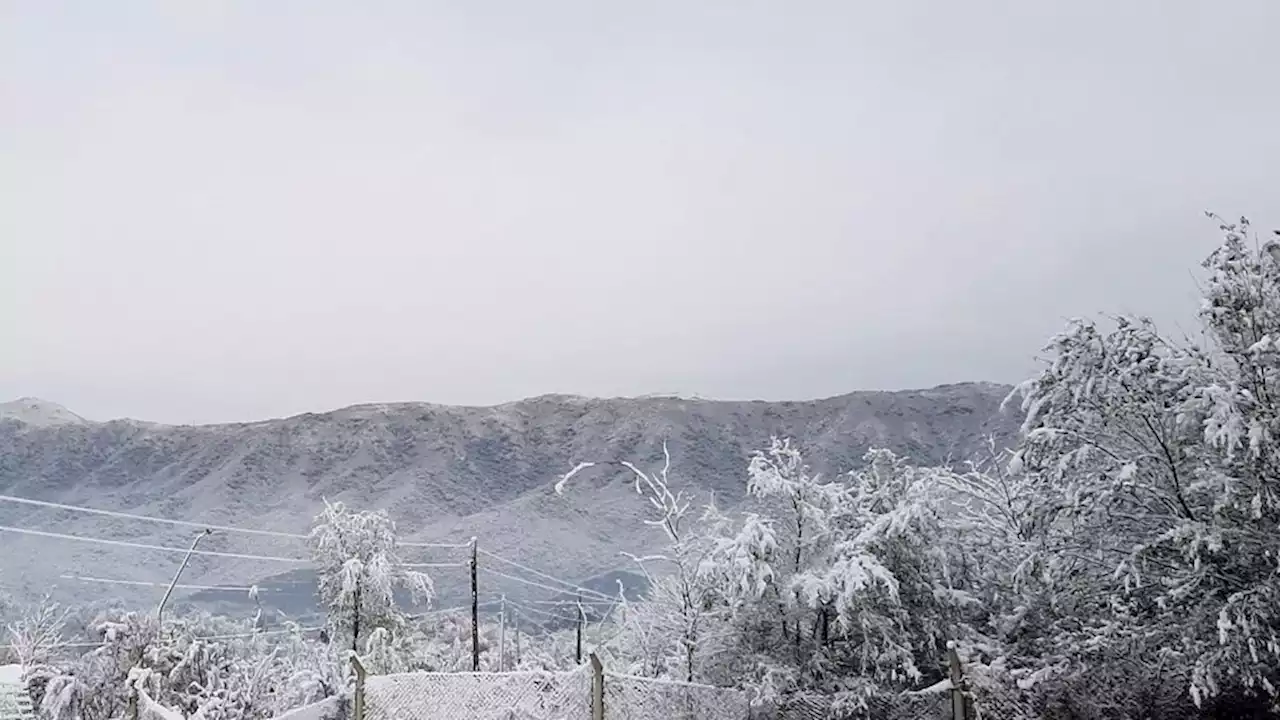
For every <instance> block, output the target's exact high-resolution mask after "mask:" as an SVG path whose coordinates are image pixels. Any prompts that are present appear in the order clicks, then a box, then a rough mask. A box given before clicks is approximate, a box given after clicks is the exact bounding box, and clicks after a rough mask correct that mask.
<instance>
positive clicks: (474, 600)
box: [357, 538, 480, 720]
mask: <svg viewBox="0 0 1280 720" xmlns="http://www.w3.org/2000/svg"><path fill="white" fill-rule="evenodd" d="M476 545H477V543H476V539H475V538H471V672H480V592H479V589H478V588H477V586H476ZM357 720H358V719H357Z"/></svg>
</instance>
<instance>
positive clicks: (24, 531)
mask: <svg viewBox="0 0 1280 720" xmlns="http://www.w3.org/2000/svg"><path fill="white" fill-rule="evenodd" d="M0 532H11V533H18V534H20V535H34V536H36V537H47V538H54V539H57V540H78V541H80V542H87V543H97V544H99V545H111V546H114V547H127V548H134V549H138V550H157V551H160V552H170V553H180V554H183V555H186V554H187V553H190V554H192V555H204V556H208V557H223V558H233V559H236V560H262V561H270V562H284V563H299V564H303V565H306V564H310V563H311V561H310V560H308V559H303V558H290V557H275V556H271V555H250V554H247V553H231V552H220V551H217V550H199V549H191V548H175V547H166V546H163V545H150V544H147V543H136V542H130V541H128V540H108V539H106V538H96V537H87V536H82V535H68V534H66V533H56V532H49V531H47V530H33V529H31V528H16V527H9V526H8V525H0Z"/></svg>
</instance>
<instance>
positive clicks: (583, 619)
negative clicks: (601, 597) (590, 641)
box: [574, 593, 587, 665]
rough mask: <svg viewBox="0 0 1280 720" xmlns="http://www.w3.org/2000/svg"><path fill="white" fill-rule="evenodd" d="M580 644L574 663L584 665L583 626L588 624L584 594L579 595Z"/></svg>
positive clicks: (578, 644)
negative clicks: (583, 602) (583, 601)
mask: <svg viewBox="0 0 1280 720" xmlns="http://www.w3.org/2000/svg"><path fill="white" fill-rule="evenodd" d="M577 604H578V643H577V650H576V651H575V653H574V662H576V663H577V664H579V665H581V664H582V626H583V625H584V624H586V622H587V618H586V613H585V612H584V611H583V609H582V594H581V593H579V594H578V602H577Z"/></svg>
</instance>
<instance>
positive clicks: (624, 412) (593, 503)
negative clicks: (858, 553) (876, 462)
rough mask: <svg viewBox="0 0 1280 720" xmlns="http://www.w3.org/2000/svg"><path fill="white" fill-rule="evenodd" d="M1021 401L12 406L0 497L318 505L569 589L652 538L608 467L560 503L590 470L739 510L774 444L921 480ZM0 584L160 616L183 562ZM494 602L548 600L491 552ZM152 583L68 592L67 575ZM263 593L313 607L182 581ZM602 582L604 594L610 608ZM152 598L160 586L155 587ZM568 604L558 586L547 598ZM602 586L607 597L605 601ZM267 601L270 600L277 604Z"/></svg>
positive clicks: (191, 512)
mask: <svg viewBox="0 0 1280 720" xmlns="http://www.w3.org/2000/svg"><path fill="white" fill-rule="evenodd" d="M1009 389H1010V388H1009V387H1007V386H1002V385H995V384H988V383H965V384H956V385H944V386H940V387H936V388H931V389H927V390H905V391H898V392H855V393H850V394H848V395H842V396H839V397H833V398H828V399H823V400H814V401H806V402H758V401H757V402H722V401H711V400H702V399H685V398H675V397H647V398H637V399H593V398H583V397H573V396H561V395H556V396H543V397H536V398H531V399H528V400H522V401H519V402H513V403H508V404H504V405H498V406H492V407H451V406H442V405H432V404H427V403H395V404H385V405H360V406H354V407H349V408H344V409H341V410H336V411H333V412H328V413H320V414H313V413H308V414H304V415H298V416H295V417H290V418H284V419H278V420H267V421H263V422H253V423H237V424H225V425H205V426H168V425H158V424H154V423H142V422H137V421H132V420H115V421H111V422H90V421H87V420H85V419H83V418H81V417H79V416H78V415H75V414H74V413H72V412H70V411H68V410H66V409H65V408H62V407H61V406H58V405H56V404H53V403H47V402H44V401H39V400H34V399H30V398H27V399H23V400H19V401H15V402H11V403H5V404H3V405H0V408H2V410H0V493H2V494H5V495H11V496H19V497H25V498H36V499H41V500H48V501H55V502H59V503H65V504H71V505H81V506H91V507H95V508H103V509H109V510H114V511H123V512H129V513H135V514H140V515H147V516H161V517H167V518H177V519H183V520H190V521H198V522H202V523H215V524H219V525H228V526H235V527H245V528H258V529H269V530H274V531H278V532H290V533H304V532H306V530H307V529H308V527H309V524H310V521H311V519H312V518H313V517H314V515H315V514H316V513H317V512H318V510H319V509H320V507H322V503H323V499H324V498H327V499H329V500H330V501H335V500H340V501H343V502H345V503H348V504H349V505H351V506H353V507H357V508H385V509H386V510H387V511H388V512H389V513H390V514H391V516H392V517H393V518H394V519H395V520H396V521H397V523H398V526H399V528H400V531H401V535H402V537H403V538H405V539H412V540H416V541H420V542H466V540H467V539H468V538H470V537H472V536H475V537H477V538H479V542H480V547H481V548H483V549H485V550H488V551H491V552H495V553H498V554H499V555H500V556H502V557H505V558H509V559H512V560H515V561H517V562H519V563H521V564H525V565H528V566H530V567H533V568H536V569H538V570H541V571H542V572H544V573H548V574H550V575H552V576H554V577H558V578H564V579H567V580H570V581H573V582H575V583H579V582H585V581H586V580H587V579H588V578H592V577H596V576H600V575H601V574H602V573H610V572H612V571H623V575H621V576H622V577H625V576H631V577H632V579H633V580H634V578H635V577H638V576H632V575H630V571H631V570H633V569H634V568H628V567H627V561H626V560H625V558H623V557H622V556H621V555H620V552H621V551H624V550H625V551H632V552H642V551H644V550H646V549H647V548H652V547H653V546H654V545H655V543H656V542H658V541H660V539H661V538H660V537H659V535H658V533H657V532H656V531H654V530H653V529H652V528H648V527H645V526H643V525H642V524H641V523H640V522H639V520H640V518H641V517H642V516H644V514H645V513H646V512H647V509H648V505H647V503H645V502H644V501H643V500H642V499H641V498H639V497H637V496H636V494H635V492H634V489H633V488H632V486H631V484H630V483H629V482H628V481H627V479H626V478H625V477H624V476H623V475H621V474H619V473H616V472H614V471H612V470H608V469H604V468H596V469H593V470H591V471H588V472H586V473H584V474H582V475H581V476H580V477H578V478H575V484H574V486H573V487H572V489H571V490H570V491H567V492H566V493H565V494H564V495H562V496H558V495H556V494H555V493H554V492H553V490H552V485H553V483H554V481H555V480H556V479H557V477H558V476H559V475H560V474H562V473H564V472H565V471H567V470H568V469H569V468H571V467H573V465H575V464H576V463H577V462H578V461H581V460H601V459H628V460H632V461H635V462H637V463H640V464H642V465H645V464H648V465H653V464H656V463H657V461H658V460H660V458H661V446H662V442H663V440H664V439H665V440H667V441H669V445H670V449H671V453H672V457H673V463H674V464H673V473H672V477H673V479H674V480H675V481H676V482H679V483H682V484H683V485H684V486H685V487H687V488H688V489H690V490H691V491H693V492H695V493H696V494H698V495H700V496H702V497H704V498H705V497H707V496H708V495H709V494H710V493H712V492H714V493H715V497H716V502H717V504H719V505H721V506H722V507H732V506H733V505H734V504H735V503H737V502H739V501H740V500H741V499H742V498H743V495H744V488H745V468H746V465H747V462H748V459H749V458H750V456H751V454H752V452H754V451H755V450H757V449H760V448H763V447H765V446H766V444H767V442H768V440H769V436H770V435H774V434H776V435H780V436H789V437H792V438H793V439H795V440H796V441H797V442H799V444H800V446H801V447H802V448H803V449H804V450H805V452H806V456H807V458H808V460H809V461H810V463H811V464H812V465H813V466H814V467H815V468H817V469H820V470H827V471H833V472H834V471H844V470H848V469H851V468H853V467H856V466H857V465H858V463H859V461H860V458H861V456H862V454H863V453H864V452H865V451H866V450H867V449H868V448H869V447H871V446H883V447H888V448H890V449H893V450H895V451H897V452H900V453H903V454H905V455H907V456H909V457H911V458H913V459H914V460H916V461H918V462H922V463H943V462H947V461H949V460H956V461H958V460H963V459H966V458H969V457H972V456H973V455H974V454H976V452H978V450H979V449H980V447H981V445H982V443H983V441H984V438H985V437H986V436H988V435H992V436H994V437H995V438H996V439H997V441H999V442H1001V443H1011V442H1012V440H1013V438H1014V437H1015V432H1016V428H1017V424H1018V423H1017V418H1016V417H1013V416H1012V415H1008V414H1001V413H1000V411H999V406H1000V402H1001V400H1002V399H1003V398H1004V397H1005V395H1006V394H1007V393H1008V392H1009ZM0 525H7V526H15V527H23V528H35V529H39V530H42V531H51V532H58V533H69V534H76V535H85V536H93V537H99V538H109V539H115V540H120V541H126V542H133V543H143V544H152V545H162V546H168V547H183V548H185V547H186V546H188V545H189V544H190V541H191V538H192V536H193V533H194V530H193V529H189V528H181V527H172V526H165V525H156V524H152V523H145V522H139V521H135V520H128V519H124V518H119V517H101V516H87V515H82V514H79V513H72V512H69V511H66V510H56V509H46V508H33V507H31V506H26V505H17V504H12V503H7V502H0ZM0 546H2V547H3V548H4V552H0V588H7V589H8V590H9V591H10V592H16V593H17V594H19V595H22V594H26V595H32V594H34V593H37V592H42V591H44V590H46V589H47V588H49V587H50V586H51V585H53V584H56V585H57V586H58V594H59V595H60V596H63V597H66V598H68V599H75V600H91V599H101V598H105V597H113V596H123V597H125V598H127V599H129V600H130V601H131V602H152V601H158V599H159V597H160V595H162V594H163V592H164V588H163V587H162V586H163V585H166V584H167V583H168V582H169V581H170V580H171V578H172V576H173V573H174V571H175V570H176V568H177V566H178V564H179V563H180V562H181V559H182V558H181V555H180V554H175V553H164V552H160V551H155V550H139V549H135V548H124V547H113V546H105V545H99V544H88V543H81V542H74V541H70V540H61V539H53V538H48V537H31V536H22V535H15V534H12V533H8V532H0ZM200 547H201V549H205V550H215V551H223V552H230V553H239V554H248V555H257V556H274V557H280V558H305V557H306V551H305V548H304V546H303V543H302V542H301V541H298V540H292V539H288V538H274V537H263V536H246V535H238V534H230V533H224V532H217V533H215V534H214V535H213V536H211V537H209V538H207V539H206V540H204V541H202V542H201V545H200ZM411 550H412V551H411V552H410V551H408V550H407V551H406V554H407V555H410V556H411V557H412V559H413V560H415V561H417V562H431V563H448V564H456V566H454V567H444V568H435V569H432V570H431V572H432V574H433V575H434V576H435V578H436V582H437V585H438V587H439V589H440V591H441V601H440V604H441V605H445V606H447V605H449V604H450V603H461V602H463V600H464V599H465V598H466V587H467V571H466V568H465V560H466V559H467V553H466V551H465V550H428V549H411ZM480 569H481V574H480V582H481V592H482V595H483V596H484V597H485V598H486V599H492V598H495V597H497V595H498V594H499V593H507V594H508V595H509V596H510V597H513V598H516V597H534V596H536V597H538V598H544V599H545V598H550V597H551V596H552V595H553V593H552V592H551V591H550V590H547V589H539V588H536V587H533V586H530V585H528V584H521V583H516V582H514V581H512V580H509V579H506V578H503V577H501V576H500V575H498V574H495V573H503V574H507V575H523V576H525V577H530V578H531V579H533V580H535V581H536V582H537V583H539V584H548V581H546V580H545V579H539V578H537V577H533V576H528V575H525V574H523V573H522V572H520V571H519V570H518V569H517V568H515V567H512V566H507V565H503V564H501V563H498V562H496V561H493V560H491V559H489V558H487V557H484V556H482V557H481V562H480ZM64 574H66V575H75V576H79V577H87V578H98V579H105V580H113V581H120V580H127V581H133V582H135V583H144V584H143V585H133V586H127V585H120V584H103V583H94V582H88V581H81V580H76V581H72V580H65V579H59V577H60V576H61V575H64ZM266 579H273V580H272V582H275V583H280V584H279V588H278V589H277V590H274V591H272V592H263V593H262V594H261V597H262V601H263V602H264V603H265V604H276V605H277V606H278V607H282V608H287V609H288V610H289V611H291V612H299V611H301V610H300V608H302V606H303V605H305V603H306V602H308V601H309V597H310V592H311V578H310V574H309V571H307V570H306V569H305V566H303V565H301V564H296V563H295V564H291V563H287V562H282V561H270V560H252V559H243V558H241V559H236V558H223V557H195V558H193V559H192V562H191V565H190V566H189V567H188V569H187V571H186V572H185V573H184V575H183V583H184V584H203V585H214V584H217V585H222V584H231V585H236V586H245V585H250V584H253V583H255V582H261V581H264V580H266ZM614 579H615V578H612V577H606V578H605V581H604V585H608V586H609V589H608V590H607V592H609V593H613V592H615V591H616V583H615V582H614ZM145 583H153V584H154V586H148V585H145ZM550 584H551V585H553V586H554V587H557V588H559V585H558V584H556V583H550ZM593 589H594V588H593ZM182 596H183V597H189V598H190V599H193V600H197V601H201V602H206V603H213V604H215V605H219V606H224V605H225V606H227V607H242V606H243V605H244V604H245V603H247V602H248V598H247V594H246V593H243V592H239V591H237V592H212V593H210V592H205V593H192V592H188V593H185V594H184V595H182ZM273 597H274V598H275V599H274V600H273Z"/></svg>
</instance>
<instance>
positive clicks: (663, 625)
mask: <svg viewBox="0 0 1280 720" xmlns="http://www.w3.org/2000/svg"><path fill="white" fill-rule="evenodd" d="M662 457H663V463H662V467H661V468H659V469H658V470H657V471H654V472H646V471H644V470H641V469H640V468H639V467H637V466H636V465H635V464H634V463H631V462H629V461H626V460H621V461H618V460H614V461H603V462H583V463H580V464H578V465H577V466H576V467H574V469H573V470H571V471H569V472H568V473H567V474H565V475H564V476H563V477H561V478H560V480H559V482H557V483H556V485H555V490H556V492H557V493H563V492H564V489H565V486H566V484H567V483H568V482H569V480H570V479H572V478H573V477H574V476H575V475H577V474H578V473H580V472H582V471H583V470H585V469H587V468H590V467H593V466H596V465H612V466H615V467H621V468H623V469H625V470H626V471H627V473H628V474H629V475H630V476H631V480H632V482H633V485H634V487H635V491H636V494H638V495H642V496H644V497H645V499H646V500H647V501H648V503H649V505H650V507H652V508H653V517H651V518H649V519H646V520H644V523H645V524H646V525H649V526H651V527H655V528H658V529H659V530H661V531H662V533H663V536H664V538H665V541H666V542H665V551H664V552H663V553H661V554H658V555H650V556H645V557H636V556H632V559H633V560H635V562H636V564H637V565H638V566H639V567H640V569H641V571H642V572H643V573H644V574H645V576H646V578H647V579H648V581H649V585H650V588H651V594H652V596H651V604H650V605H649V606H648V608H646V611H647V612H648V613H649V614H650V617H649V618H648V622H649V625H648V626H647V627H646V628H645V632H644V633H643V635H637V636H636V637H635V642H638V643H641V644H642V645H643V648H642V650H641V652H643V653H644V654H645V655H646V656H648V657H649V661H648V662H647V663H644V664H643V666H642V667H643V669H644V670H645V671H647V672H648V673H649V674H652V675H655V676H667V675H669V676H671V677H674V678H676V679H679V680H683V681H686V682H693V681H694V680H696V679H698V677H699V664H700V662H701V660H702V659H703V657H704V656H705V655H706V654H707V653H709V652H711V650H712V648H711V646H710V645H709V644H708V643H706V642H704V640H705V639H706V637H707V636H708V634H709V633H713V632H714V631H713V629H712V628H713V627H714V626H716V625H717V624H718V622H719V618H721V617H723V614H724V613H723V612H721V611H722V610H723V605H722V603H721V602H720V592H719V589H718V587H717V586H716V584H715V583H714V582H708V581H707V578H706V577H705V576H704V574H703V573H702V572H701V567H702V565H703V563H704V561H705V559H706V558H707V556H708V554H709V553H710V552H711V551H712V549H713V547H714V538H713V537H712V536H711V534H710V533H709V532H708V529H709V528H710V527H712V526H713V525H714V524H715V518H716V517H718V513H717V512H716V511H715V509H714V507H712V506H711V505H707V506H706V511H705V512H704V513H701V514H697V513H691V512H690V510H691V508H692V503H693V498H691V497H689V496H688V495H686V494H685V491H684V490H683V489H675V490H673V489H672V482H671V476H670V471H671V453H670V451H669V450H668V449H667V444H666V443H665V442H664V443H663V444H662ZM630 627H632V628H639V627H640V626H639V625H637V624H636V623H635V622H633V623H631V625H630Z"/></svg>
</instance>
